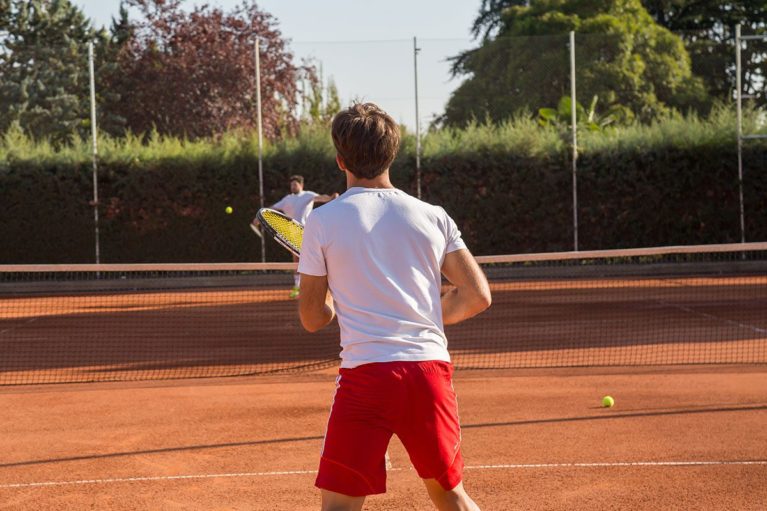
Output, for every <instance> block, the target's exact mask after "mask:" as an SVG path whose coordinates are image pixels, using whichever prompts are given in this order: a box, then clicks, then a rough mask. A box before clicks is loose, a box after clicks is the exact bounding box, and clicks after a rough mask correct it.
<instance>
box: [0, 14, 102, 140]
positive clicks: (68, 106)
mask: <svg viewBox="0 0 767 511" xmlns="http://www.w3.org/2000/svg"><path fill="white" fill-rule="evenodd" d="M0 2H2V0H0ZM0 12H1V13H3V14H1V15H0V33H2V32H4V34H3V35H4V37H3V43H2V47H0V48H2V49H1V50H0V132H4V131H5V130H7V129H8V127H9V126H10V125H12V124H17V125H18V126H19V127H20V128H21V129H22V130H23V131H24V132H25V133H27V134H29V135H31V136H33V137H36V138H49V139H51V140H52V141H54V142H56V143H62V142H65V141H67V140H68V139H69V138H70V137H71V136H72V135H73V134H75V133H78V132H79V133H80V134H83V133H84V132H85V131H87V129H88V127H89V126H90V120H89V119H90V117H89V103H88V100H89V94H88V88H89V80H88V66H87V46H86V45H87V43H88V42H89V41H92V40H97V41H98V40H104V39H105V37H106V35H105V33H104V32H100V31H96V30H94V29H93V27H92V26H91V24H90V21H89V20H88V19H87V18H86V17H85V16H84V15H83V13H82V12H81V11H80V9H78V8H77V7H76V6H74V5H72V3H70V1H69V0H29V1H22V0H10V1H5V2H4V3H0Z"/></svg>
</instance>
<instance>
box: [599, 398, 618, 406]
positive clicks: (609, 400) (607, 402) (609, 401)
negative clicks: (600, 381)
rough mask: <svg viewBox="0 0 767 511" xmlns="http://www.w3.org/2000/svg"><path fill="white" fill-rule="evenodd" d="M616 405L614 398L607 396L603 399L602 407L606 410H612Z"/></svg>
mask: <svg viewBox="0 0 767 511" xmlns="http://www.w3.org/2000/svg"><path fill="white" fill-rule="evenodd" d="M614 404H615V399H613V398H612V396H605V397H603V398H602V406H604V407H605V408H611V407H612V406H613V405H614Z"/></svg>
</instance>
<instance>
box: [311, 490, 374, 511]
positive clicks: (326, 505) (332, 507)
mask: <svg viewBox="0 0 767 511" xmlns="http://www.w3.org/2000/svg"><path fill="white" fill-rule="evenodd" d="M364 502H365V497H350V496H348V495H343V494H341V493H336V492H334V491H329V490H322V511H360V510H361V509H362V504H363V503H364Z"/></svg>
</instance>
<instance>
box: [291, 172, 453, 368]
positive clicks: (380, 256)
mask: <svg viewBox="0 0 767 511" xmlns="http://www.w3.org/2000/svg"><path fill="white" fill-rule="evenodd" d="M461 248H465V245H464V243H463V241H462V240H461V237H460V232H459V231H458V229H457V227H456V225H455V223H454V222H453V221H452V219H450V217H449V216H448V215H447V213H445V211H444V210H443V209H442V208H439V207H436V206H432V205H429V204H426V203H425V202H422V201H420V200H418V199H415V198H413V197H411V196H409V195H408V194H406V193H404V192H402V191H401V190H398V189H395V188H356V187H355V188H350V189H349V190H348V191H347V192H346V193H344V194H343V195H342V196H341V197H339V198H338V199H337V200H335V201H334V202H332V203H330V204H328V205H327V206H325V207H324V208H320V209H319V210H317V211H316V212H315V213H314V215H312V216H311V217H310V218H309V222H308V224H307V227H306V234H305V237H304V242H303V247H302V255H301V266H300V268H299V271H301V273H307V274H311V275H327V278H328V286H329V288H330V291H331V294H332V295H333V299H334V301H335V304H336V310H337V313H338V318H339V324H340V326H341V346H342V347H343V348H344V351H343V352H342V359H343V363H342V367H355V366H357V365H360V364H364V363H370V362H388V361H395V360H444V361H449V360H450V358H449V355H448V353H447V342H446V339H445V335H444V333H443V325H442V309H441V303H440V283H441V275H440V268H441V266H442V262H443V260H444V257H445V255H446V254H447V253H448V252H452V251H454V250H458V249H461Z"/></svg>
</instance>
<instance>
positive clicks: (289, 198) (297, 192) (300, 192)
mask: <svg viewBox="0 0 767 511" xmlns="http://www.w3.org/2000/svg"><path fill="white" fill-rule="evenodd" d="M336 197H338V194H337V193H334V194H332V195H321V194H319V193H317V192H313V191H311V190H304V176H299V175H294V176H290V193H289V194H287V195H286V196H285V197H283V198H282V199H280V200H279V201H277V202H276V203H274V204H273V205H272V206H271V208H272V209H276V210H278V211H282V212H283V213H285V214H286V215H288V216H289V217H290V218H292V219H293V220H297V221H298V222H300V223H301V225H305V224H306V219H307V218H308V217H309V214H311V212H312V209H313V208H314V203H315V202H316V203H319V204H322V203H325V202H330V201H332V200H333V199H335V198H336ZM251 224H252V225H253V229H254V230H258V229H259V225H258V219H256V218H254V219H253V222H251ZM257 232H258V231H257ZM293 262H294V263H295V262H298V258H297V257H295V256H293ZM300 284H301V275H300V274H298V273H296V274H295V275H293V289H292V290H291V291H290V297H291V298H298V294H299V285H300Z"/></svg>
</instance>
